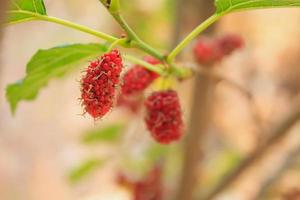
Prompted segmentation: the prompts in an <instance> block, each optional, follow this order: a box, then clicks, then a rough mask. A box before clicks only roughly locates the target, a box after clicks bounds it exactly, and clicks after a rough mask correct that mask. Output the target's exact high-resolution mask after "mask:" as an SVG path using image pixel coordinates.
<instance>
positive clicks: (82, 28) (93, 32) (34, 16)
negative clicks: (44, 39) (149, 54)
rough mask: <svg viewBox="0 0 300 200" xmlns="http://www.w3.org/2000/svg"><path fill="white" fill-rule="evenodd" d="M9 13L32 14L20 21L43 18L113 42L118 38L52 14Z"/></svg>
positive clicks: (21, 11) (19, 11)
mask: <svg viewBox="0 0 300 200" xmlns="http://www.w3.org/2000/svg"><path fill="white" fill-rule="evenodd" d="M8 12H9V13H18V14H26V15H30V16H32V17H31V18H29V19H28V20H23V21H20V22H24V21H31V20H43V21H47V22H52V23H56V24H60V25H63V26H67V27H70V28H73V29H76V30H79V31H82V32H85V33H88V34H91V35H94V36H96V37H99V38H102V39H104V40H106V41H108V42H115V41H116V40H118V38H116V37H113V36H111V35H108V34H106V33H102V32H99V31H96V30H94V29H91V28H89V27H86V26H82V25H79V24H76V23H73V22H70V21H67V20H63V19H59V18H56V17H52V16H47V15H40V14H37V13H33V12H28V11H23V10H18V11H8ZM10 24H13V23H8V25H10Z"/></svg>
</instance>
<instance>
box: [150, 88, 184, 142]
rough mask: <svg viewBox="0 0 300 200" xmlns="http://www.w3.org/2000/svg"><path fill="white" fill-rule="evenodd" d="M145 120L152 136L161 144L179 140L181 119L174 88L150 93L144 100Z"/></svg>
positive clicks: (181, 127)
mask: <svg viewBox="0 0 300 200" xmlns="http://www.w3.org/2000/svg"><path fill="white" fill-rule="evenodd" d="M145 107H146V112H147V113H146V117H145V122H146V125H147V128H148V130H149V131H150V132H151V135H152V137H153V138H154V139H155V140H156V141H157V142H159V143H161V144H168V143H170V142H172V141H176V140H179V139H180V137H181V136H182V133H183V121H182V113H181V107H180V103H179V98H178V95H177V93H176V92H175V91H174V90H167V91H158V92H154V93H152V94H151V95H150V96H149V97H148V98H147V99H146V101H145Z"/></svg>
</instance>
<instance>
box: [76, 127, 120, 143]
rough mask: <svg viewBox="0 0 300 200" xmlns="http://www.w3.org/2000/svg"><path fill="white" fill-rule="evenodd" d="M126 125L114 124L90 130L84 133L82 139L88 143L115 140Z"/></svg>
mask: <svg viewBox="0 0 300 200" xmlns="http://www.w3.org/2000/svg"><path fill="white" fill-rule="evenodd" d="M124 127H125V126H124V124H112V125H109V126H107V127H104V128H101V129H99V128H97V129H93V130H89V131H87V132H86V133H85V134H84V135H83V138H82V141H83V142H84V143H86V144H91V143H96V142H114V141H116V140H117V139H118V138H119V136H120V134H121V133H122V130H123V129H124Z"/></svg>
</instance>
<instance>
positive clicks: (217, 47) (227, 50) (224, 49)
mask: <svg viewBox="0 0 300 200" xmlns="http://www.w3.org/2000/svg"><path fill="white" fill-rule="evenodd" d="M243 45H244V41H243V39H242V38H241V37H240V36H238V35H234V34H228V35H224V36H222V37H220V38H218V39H215V40H209V39H207V38H200V39H199V40H198V41H197V43H196V45H195V47H194V55H195V58H196V60H197V62H198V63H199V64H201V65H206V66H211V65H213V64H214V63H216V62H218V61H221V60H222V59H223V58H224V57H225V56H228V55H230V54H231V53H232V52H234V51H235V50H237V49H239V48H241V47H243Z"/></svg>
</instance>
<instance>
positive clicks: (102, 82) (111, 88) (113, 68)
mask: <svg viewBox="0 0 300 200" xmlns="http://www.w3.org/2000/svg"><path fill="white" fill-rule="evenodd" d="M122 68H123V64H122V58H121V55H120V53H119V51H118V50H117V49H115V50H112V51H110V52H109V53H106V54H104V55H102V56H101V58H100V59H98V60H96V61H93V62H91V63H90V65H89V66H88V67H87V69H86V74H85V76H84V77H83V78H82V80H81V99H82V104H83V106H84V109H85V111H86V112H87V113H89V114H90V115H91V116H92V117H93V118H101V117H103V116H104V115H105V114H106V113H107V112H108V111H109V110H110V109H111V108H112V106H113V103H114V99H115V93H116V89H115V88H116V85H117V84H118V83H119V77H120V73H121V71H122Z"/></svg>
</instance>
